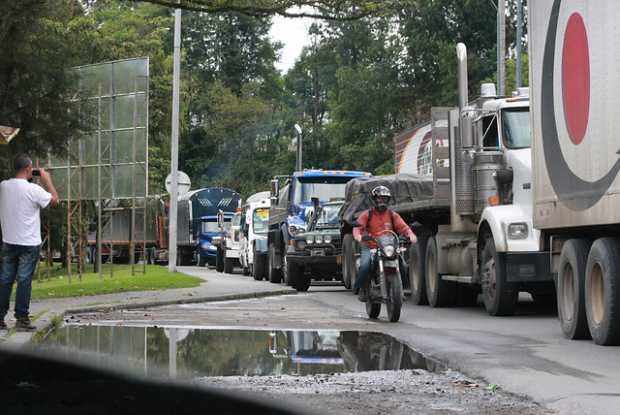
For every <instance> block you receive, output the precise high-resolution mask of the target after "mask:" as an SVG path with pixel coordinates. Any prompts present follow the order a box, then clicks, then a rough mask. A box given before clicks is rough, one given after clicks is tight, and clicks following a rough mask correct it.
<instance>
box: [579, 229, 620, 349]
mask: <svg viewBox="0 0 620 415" xmlns="http://www.w3.org/2000/svg"><path fill="white" fill-rule="evenodd" d="M619 274H620V239H618V238H601V239H597V240H596V241H594V243H593V244H592V249H591V250H590V255H589V256H588V262H587V265H586V282H585V286H586V287H585V288H586V290H585V297H586V316H587V317H588V326H589V327H590V334H591V335H592V340H594V343H596V344H598V345H601V346H612V345H618V344H620V281H618V275H619Z"/></svg>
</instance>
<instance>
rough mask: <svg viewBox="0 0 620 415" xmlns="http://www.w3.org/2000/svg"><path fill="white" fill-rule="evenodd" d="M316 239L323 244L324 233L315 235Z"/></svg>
mask: <svg viewBox="0 0 620 415" xmlns="http://www.w3.org/2000/svg"><path fill="white" fill-rule="evenodd" d="M314 241H315V242H316V243H317V244H322V243H323V236H322V235H317V236H315V237H314Z"/></svg>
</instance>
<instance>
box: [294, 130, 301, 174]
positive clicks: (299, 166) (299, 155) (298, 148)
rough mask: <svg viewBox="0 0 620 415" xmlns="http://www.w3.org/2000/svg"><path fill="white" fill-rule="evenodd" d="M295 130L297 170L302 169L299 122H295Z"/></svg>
mask: <svg viewBox="0 0 620 415" xmlns="http://www.w3.org/2000/svg"><path fill="white" fill-rule="evenodd" d="M295 131H296V132H297V166H296V167H297V168H296V170H297V171H303V161H302V156H303V147H302V145H303V144H302V137H301V136H302V130H301V127H300V126H299V124H295Z"/></svg>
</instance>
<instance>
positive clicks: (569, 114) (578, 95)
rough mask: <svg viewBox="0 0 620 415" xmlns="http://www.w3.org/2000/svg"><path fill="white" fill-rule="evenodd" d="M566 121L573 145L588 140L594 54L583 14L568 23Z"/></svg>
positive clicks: (564, 60) (564, 77)
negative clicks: (591, 64)
mask: <svg viewBox="0 0 620 415" xmlns="http://www.w3.org/2000/svg"><path fill="white" fill-rule="evenodd" d="M562 97H563V101H564V118H565V119H566V127H567V129H568V133H569V135H570V138H571V140H572V142H573V143H575V144H577V145H579V144H581V142H582V141H583V139H584V137H585V136H586V130H587V129H588V118H589V117H590V50H589V47H588V34H587V32H586V25H585V23H584V21H583V18H582V17H581V15H580V14H579V13H573V14H572V15H571V17H570V18H569V19H568V24H567V25H566V31H565V34H564V47H563V50H562Z"/></svg>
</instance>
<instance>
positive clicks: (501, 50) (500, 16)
mask: <svg viewBox="0 0 620 415" xmlns="http://www.w3.org/2000/svg"><path fill="white" fill-rule="evenodd" d="M505 50H506V0H498V1H497V93H498V95H499V96H500V97H501V96H504V95H505V86H506V52H505Z"/></svg>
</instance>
